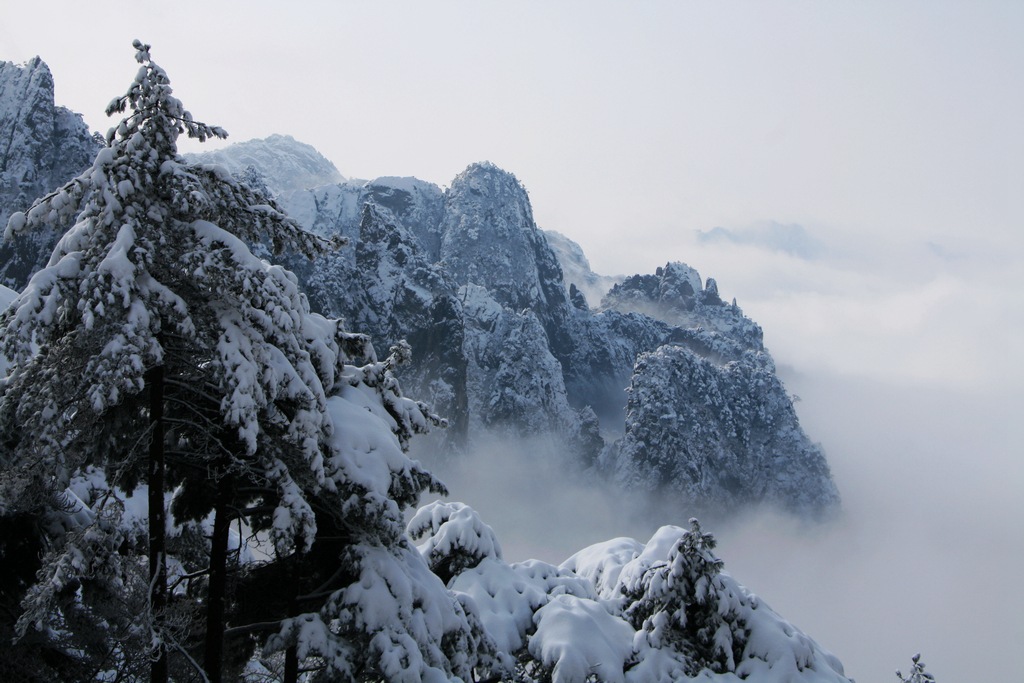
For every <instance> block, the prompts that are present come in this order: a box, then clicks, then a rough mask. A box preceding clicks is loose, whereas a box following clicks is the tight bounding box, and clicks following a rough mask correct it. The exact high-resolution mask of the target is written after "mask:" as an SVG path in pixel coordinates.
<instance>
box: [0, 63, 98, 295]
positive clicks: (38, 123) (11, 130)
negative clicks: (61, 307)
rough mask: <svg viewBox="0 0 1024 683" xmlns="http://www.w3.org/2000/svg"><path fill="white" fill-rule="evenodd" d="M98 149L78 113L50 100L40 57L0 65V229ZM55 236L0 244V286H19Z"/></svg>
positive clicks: (45, 254) (49, 76) (71, 174)
mask: <svg viewBox="0 0 1024 683" xmlns="http://www.w3.org/2000/svg"><path fill="white" fill-rule="evenodd" d="M101 145H102V140H101V139H100V138H99V136H96V135H93V134H91V133H90V132H89V128H88V127H87V126H86V125H85V122H84V121H83V120H82V116H81V115H80V114H76V113H74V112H72V111H70V110H69V109H66V108H65V107H59V106H57V105H55V104H54V100H53V75H52V74H51V73H50V69H49V67H47V66H46V64H45V63H44V62H43V60H41V59H40V58H39V57H35V58H33V59H31V60H30V61H29V62H28V63H26V64H14V63H12V62H4V61H0V227H6V225H7V218H8V217H9V216H10V215H11V214H12V213H14V212H15V211H24V210H25V209H27V208H28V207H29V206H30V205H31V204H32V202H33V200H35V199H36V198H37V197H40V196H42V195H45V194H47V193H48V192H50V191H52V190H54V189H55V188H57V187H58V186H60V185H61V184H63V183H65V182H67V181H68V180H70V179H71V178H73V177H74V176H76V175H78V174H79V173H81V172H82V170H83V169H85V168H86V167H87V166H88V165H89V164H90V163H91V162H92V160H93V157H95V156H96V152H97V151H98V150H99V148H100V146H101ZM57 237H58V235H54V234H36V235H31V236H28V237H25V238H21V239H18V240H17V241H16V242H14V243H9V244H8V243H5V244H3V245H0V282H2V283H4V284H7V285H10V286H13V287H17V288H19V289H20V288H21V286H22V285H24V284H25V282H26V281H27V279H28V276H29V274H30V273H31V272H32V271H33V270H34V269H35V268H36V267H37V264H38V263H40V262H41V261H44V260H45V258H46V257H48V256H49V254H50V250H51V249H52V248H53V244H54V242H56V240H57Z"/></svg>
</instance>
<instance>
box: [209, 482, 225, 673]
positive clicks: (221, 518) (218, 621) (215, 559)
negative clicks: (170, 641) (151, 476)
mask: <svg viewBox="0 0 1024 683" xmlns="http://www.w3.org/2000/svg"><path fill="white" fill-rule="evenodd" d="M231 489H232V482H231V475H229V474H225V475H223V476H222V477H221V478H220V479H219V480H218V481H217V496H216V499H215V503H214V516H213V536H212V538H211V539H210V588H209V594H208V595H207V602H206V651H205V653H204V658H203V669H205V670H206V677H207V678H208V679H209V681H210V683H221V680H222V670H223V660H224V608H225V603H226V600H227V577H228V536H229V534H228V532H229V531H230V528H231V513H230V512H229V509H228V504H229V503H230V501H231Z"/></svg>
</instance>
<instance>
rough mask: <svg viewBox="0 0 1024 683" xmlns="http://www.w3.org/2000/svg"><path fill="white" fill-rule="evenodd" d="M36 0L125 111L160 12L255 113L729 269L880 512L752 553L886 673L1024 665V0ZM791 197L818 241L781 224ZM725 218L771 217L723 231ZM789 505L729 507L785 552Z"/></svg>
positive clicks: (34, 22)
mask: <svg viewBox="0 0 1024 683" xmlns="http://www.w3.org/2000/svg"><path fill="white" fill-rule="evenodd" d="M13 4H14V3H10V2H9V3H7V5H13ZM17 5H18V6H5V8H4V10H3V16H2V18H0V59H5V60H10V61H24V60H26V59H29V58H31V57H32V56H34V55H37V54H38V55H40V56H41V57H42V58H43V59H44V60H45V61H46V62H47V63H48V64H49V65H50V67H51V69H52V71H53V73H54V78H55V80H56V94H57V101H58V103H60V104H63V105H65V106H68V107H70V108H71V109H73V110H75V111H79V112H81V113H83V114H84V115H85V117H86V121H87V122H88V123H89V124H90V125H91V126H92V127H94V128H95V129H97V130H101V131H105V130H106V128H107V127H108V126H109V123H108V122H107V120H106V119H105V117H104V116H103V114H102V112H103V109H104V108H105V106H106V104H107V102H108V101H109V100H110V99H111V98H113V97H114V96H117V95H119V94H121V93H122V92H123V91H124V90H125V89H126V88H127V86H128V84H129V83H130V81H131V79H132V77H133V75H134V73H135V69H136V66H135V63H134V61H133V59H132V56H133V51H132V48H131V41H132V39H133V38H136V37H137V38H140V39H141V40H143V41H145V42H149V43H151V44H152V45H153V57H154V59H155V60H156V61H157V63H159V64H160V65H162V66H163V67H164V68H165V69H167V71H168V73H169V74H170V76H171V79H172V82H173V83H174V84H175V88H176V92H177V94H178V96H179V97H181V99H182V100H183V101H184V102H185V104H186V106H187V107H188V108H189V109H190V110H191V111H192V113H193V114H194V115H195V116H196V117H197V118H199V119H200V120H204V121H207V122H209V123H213V124H217V125H221V126H223V127H225V128H226V129H227V130H228V131H229V132H230V133H231V135H232V138H231V139H232V140H233V141H242V140H247V139H250V138H253V137H264V136H266V135H269V134H272V133H285V134H290V135H293V136H294V137H296V138H297V139H299V140H301V141H304V142H308V143H310V144H312V145H314V146H315V147H316V148H317V149H318V150H320V151H321V153H323V154H324V155H325V156H327V157H328V158H329V159H331V160H332V161H333V162H334V163H335V164H336V165H337V167H338V169H339V170H340V171H341V173H343V174H344V175H347V176H350V177H362V178H372V177H375V176H380V175H415V176H417V177H420V178H423V179H426V180H430V181H433V182H436V183H438V184H440V185H445V184H447V183H448V182H450V180H451V179H452V178H453V177H454V176H455V175H456V174H457V173H458V172H460V171H461V170H462V169H463V168H465V167H466V165H468V164H469V163H471V162H474V161H479V160H483V159H489V160H491V161H493V162H495V163H496V164H498V165H499V166H501V167H503V168H505V169H507V170H509V171H512V172H513V173H515V174H516V175H517V176H518V177H519V179H520V180H521V181H523V183H524V184H525V185H526V187H527V189H528V190H529V191H530V196H531V199H532V201H533V204H534V212H535V217H536V219H537V221H538V223H539V224H540V226H541V227H543V228H547V229H554V230H558V231H560V232H562V233H564V234H566V235H568V236H569V237H571V238H573V239H575V240H576V241H577V242H579V243H580V244H581V245H582V246H583V247H584V250H585V251H586V253H587V255H588V256H589V258H590V260H591V263H592V265H593V266H594V269H595V270H597V271H598V272H602V273H619V272H650V271H651V270H653V268H654V267H656V266H657V265H660V264H663V263H664V262H665V261H668V260H683V261H686V262H688V263H690V264H691V265H693V266H694V267H696V268H697V269H698V270H699V271H700V272H701V273H702V275H704V276H709V275H710V276H714V277H716V279H717V280H718V283H719V288H720V291H721V292H722V294H723V296H725V297H731V296H736V297H737V298H738V299H739V302H740V305H741V306H743V307H744V310H745V311H746V312H747V313H748V314H749V315H751V316H752V317H753V318H754V319H755V320H757V321H758V322H759V323H761V324H762V326H763V327H764V328H765V331H766V342H767V344H768V345H769V347H770V348H771V350H772V352H773V354H774V355H775V357H776V359H777V361H778V362H779V364H780V366H784V367H785V368H786V371H787V372H788V373H789V376H790V377H791V378H793V379H792V381H791V386H792V387H794V388H796V389H798V393H801V395H802V396H803V398H804V401H803V402H801V403H800V404H798V409H799V410H800V412H801V415H802V417H804V419H805V424H806V425H807V427H808V431H809V432H811V435H812V438H815V439H820V440H821V441H823V442H824V445H825V448H826V450H827V451H828V453H829V454H830V458H831V460H832V462H833V467H834V470H835V472H836V477H837V480H838V483H839V486H840V488H841V490H843V492H844V495H845V496H846V500H847V506H848V510H849V514H850V519H849V520H848V521H847V522H848V523H847V524H846V526H844V527H843V528H841V529H836V530H834V534H833V535H832V536H830V537H828V538H825V539H822V538H818V539H816V540H814V542H813V543H812V542H811V541H809V540H808V539H807V538H806V537H802V536H799V534H797V533H796V532H793V533H792V534H790V533H788V532H787V534H786V535H785V537H784V540H780V541H779V542H780V544H781V545H782V546H783V547H785V548H786V552H785V553H778V552H774V553H772V552H759V553H757V554H756V556H755V554H753V553H750V552H745V551H744V550H742V549H740V548H736V547H735V545H734V547H733V548H730V547H729V545H728V543H727V542H726V540H728V539H726V540H723V543H722V544H721V545H720V546H719V549H720V551H721V554H722V556H723V558H724V559H725V560H726V565H727V567H731V568H732V569H733V570H734V572H735V574H736V576H737V578H739V579H740V580H741V581H743V582H745V583H747V584H748V585H749V586H751V588H752V589H753V590H755V591H757V592H759V593H761V594H762V596H764V597H765V598H766V599H767V600H768V601H769V602H770V603H772V604H773V605H774V606H775V607H776V608H778V610H779V611H780V612H781V613H782V614H783V615H784V616H787V617H790V618H793V619H794V621H796V623H797V624H798V625H801V626H803V627H804V628H805V629H806V630H807V631H808V632H809V633H810V634H811V635H812V636H814V637H816V638H817V639H819V640H820V641H822V642H823V644H825V645H826V647H829V648H830V649H832V650H834V651H835V652H836V654H837V655H839V656H840V658H841V659H842V660H843V661H844V663H845V664H846V665H847V673H848V674H849V675H852V676H855V677H857V678H858V679H859V680H861V681H869V680H886V679H887V678H888V679H892V678H893V676H892V670H893V669H895V668H897V667H899V668H902V669H903V670H904V671H905V670H906V668H907V667H908V666H909V658H910V656H911V655H912V654H913V653H914V652H915V651H917V650H920V651H921V652H922V653H923V654H924V659H925V661H926V662H928V663H929V665H930V669H931V670H932V671H933V673H935V675H936V676H937V677H938V679H939V681H940V683H952V681H957V680H960V681H968V680H972V679H973V680H982V679H984V680H1011V679H1012V678H1013V677H1014V676H1019V670H1018V669H1019V667H1017V666H1016V665H1015V664H1013V662H1014V661H1015V657H1014V656H1013V654H1015V653H1013V654H1011V653H1004V656H1003V657H1002V658H1000V656H999V654H1000V652H1003V651H1004V650H1005V649H1009V648H1011V647H1013V644H1014V643H1017V644H1019V642H1020V641H1021V639H1022V638H1024V627H1022V625H1021V618H1022V617H1021V615H1022V614H1024V597H1022V595H1021V591H1020V589H1019V584H1017V587H1014V586H1011V585H1005V586H1004V588H1005V593H1003V592H996V593H995V594H991V593H990V592H985V593H984V594H983V593H982V592H981V590H982V589H980V588H975V586H978V585H981V583H984V582H985V581H987V582H988V584H992V583H993V582H994V583H997V584H998V583H1000V582H1002V581H1006V582H1007V583H1010V582H1011V579H1010V578H1009V577H1013V576H1016V575H1017V573H1018V570H1020V571H1024V558H1022V555H1024V550H1022V548H1024V523H1022V521H1021V519H1022V517H1024V514H1022V513H1024V510H1022V505H1021V503H1020V502H1019V501H1020V499H1021V492H1022V491H1024V468H1022V464H1021V456H1022V454H1024V436H1022V430H1021V427H1020V426H1019V423H1020V422H1021V421H1020V419H1019V418H1020V415H1021V414H1024V400H1022V398H1021V391H1020V388H1019V387H1020V386H1021V382H1024V362H1022V360H1021V358H1020V353H1021V342H1020V340H1021V333H1022V332H1024V39H1022V37H1024V3H1021V2H1012V1H1006V2H984V1H978V2H973V1H970V2H969V1H967V0H964V1H962V2H942V1H939V0H929V1H927V2H925V1H919V2H913V1H901V2H858V3H856V4H854V3H838V2H742V3H737V2H700V3H697V2H676V1H672V2H668V1H665V2H645V3H632V2H630V3H627V2H624V1H623V2H604V1H588V2H557V3H547V2H517V3H511V2H505V3H496V2H490V3H484V2H469V1H465V2H434V3H422V2H380V3H370V2H360V3H354V2H327V1H325V2H306V3H298V2H296V3H283V2H260V1H250V2H245V3H226V2H225V3H202V4H198V5H196V4H192V5H189V4H185V5H182V4H167V3H134V4H130V5H126V4H125V3H123V2H116V3H115V2H105V1H104V2H88V3H85V2H38V3H28V2H20V3H17ZM30 5H31V6H30ZM772 222H775V223H780V224H784V225H789V224H796V225H800V226H802V227H803V228H804V229H805V231H806V234H807V235H808V238H809V239H810V240H812V241H813V242H814V244H815V245H817V246H818V247H819V250H818V251H817V252H816V255H815V256H814V257H813V258H799V257H794V256H791V255H787V254H786V253H784V252H780V251H778V250H776V249H772V248H771V244H770V243H766V242H765V241H764V240H761V241H758V240H757V239H756V238H757V236H758V235H760V234H762V233H761V232H759V230H763V229H764V226H765V225H768V224H770V223H772ZM716 226H722V227H725V228H727V229H729V230H731V231H733V234H734V235H735V236H737V239H739V240H741V241H742V240H746V243H744V244H737V243H724V244H722V243H720V244H711V245H709V244H701V243H699V242H698V240H697V238H696V231H698V230H709V229H711V228H713V227H716ZM964 472H969V473H970V474H969V475H966V476H965V475H964ZM921 482H927V484H928V486H927V487H926V489H924V490H921V489H920V487H921V486H922V484H921ZM968 486H969V487H970V488H969V490H965V488H966V487H968ZM453 493H454V495H455V496H456V497H458V495H459V491H458V490H455V491H453ZM468 494H469V492H467V495H468ZM893 497H895V498H897V499H901V500H903V502H902V503H901V504H899V505H897V504H895V503H892V502H891V500H892V498H893ZM883 499H884V500H885V501H890V502H888V503H884V504H883V502H882V501H883ZM912 503H918V504H917V505H915V504H912ZM922 510H932V511H935V514H925V513H923V512H921V511H922ZM869 511H870V512H871V514H870V515H869V514H868V512H869ZM868 517H870V520H868V519H867V518H868ZM601 518H602V519H604V517H601ZM486 519H488V518H487V517H486V516H485V520H486ZM489 521H491V522H492V523H494V524H495V526H499V525H498V524H497V523H496V520H493V519H491V520H489ZM665 521H666V522H667V521H673V520H665ZM676 521H678V520H676ZM763 531H764V530H763V528H760V527H757V526H754V527H751V529H748V530H746V531H736V532H733V531H730V532H727V534H726V535H727V536H729V537H731V538H733V539H735V540H733V541H732V543H734V544H736V543H744V544H745V545H744V547H747V548H756V549H757V550H758V551H760V548H759V547H757V546H756V544H754V543H750V542H749V540H750V538H751V537H752V536H751V534H753V535H755V536H757V537H758V538H762V539H763V537H764V533H762V532H763ZM755 532H756V533H755ZM954 532H955V533H957V534H960V535H961V540H960V541H957V542H955V543H954V542H952V541H950V540H949V539H948V538H947V536H946V534H952V533H954ZM619 533H621V532H620V531H618V530H609V532H608V533H607V534H604V535H603V536H602V537H611V536H613V535H618V534H619ZM501 537H502V539H503V542H506V538H505V536H504V535H502V536H501ZM878 537H884V538H885V539H886V542H885V543H883V544H880V545H877V546H876V548H875V550H874V552H872V551H870V549H867V550H865V551H864V552H863V553H860V554H859V555H857V556H856V557H850V556H843V554H842V553H841V552H839V546H842V547H843V548H847V549H848V548H849V547H850V546H851V545H852V546H856V547H858V548H859V547H860V545H858V544H866V545H871V542H872V541H875V540H877V538H878ZM965 537H969V538H972V539H974V540H972V541H971V542H970V543H967V542H966V541H963V540H962V539H963V538H965ZM913 539H918V540H916V541H915V540H913ZM978 539H982V540H984V541H985V542H986V543H985V544H982V541H981V540H978ZM572 540H575V539H572ZM589 540H596V539H595V538H591V539H589ZM990 540H991V541H992V543H987V542H988V541H990ZM903 544H906V545H903ZM506 545H511V544H510V543H507V542H506ZM578 547H579V545H578V544H575V545H573V546H572V549H575V548H578ZM904 547H905V548H908V550H906V551H905V552H904V551H901V550H900V548H904ZM570 551H571V550H570ZM819 551H820V552H819ZM816 552H819V554H817V555H816V554H815V553H816ZM974 553H978V554H979V555H980V554H981V553H985V566H986V567H988V568H993V567H994V568H995V569H989V570H988V573H985V572H983V575H984V576H985V577H987V578H980V577H979V576H978V575H977V574H971V571H972V569H973V565H972V564H971V562H970V560H973V559H974V557H975V555H974ZM730 558H734V561H732V562H731V561H730ZM829 558H831V560H833V561H837V562H840V563H841V566H839V565H837V566H829V565H828V561H829ZM513 559H516V558H513ZM545 559H557V558H545ZM794 562H799V563H800V564H799V566H798V567H794V565H793V563H794ZM808 566H810V567H811V568H810V569H807V567H808ZM936 567H944V568H946V569H945V570H944V572H942V571H936V570H935V568H936ZM744 570H746V572H747V573H744ZM815 570H817V572H816V571H815ZM974 571H977V570H976V569H974ZM992 572H994V573H992ZM794 576H795V577H797V578H795V579H794V578H793V577H794ZM922 576H928V577H930V580H929V581H921V580H916V578H917V577H922ZM787 577H789V578H787ZM759 581H761V582H762V583H759ZM814 581H818V582H819V584H818V585H817V586H816V587H814V588H810V587H809V586H810V585H811V584H812V583H813V582H814ZM877 582H885V584H886V585H885V586H880V585H877ZM979 582H980V583H979ZM896 587H899V589H898V590H897V588H896ZM986 590H988V589H986ZM972 591H974V592H973V593H972ZM953 594H956V595H957V597H956V599H954V598H953V597H952V596H953ZM963 595H967V596H971V595H976V596H977V599H975V600H965V599H963ZM774 596H777V597H774ZM773 598H774V599H773ZM970 605H975V606H976V610H977V612H976V613H970V614H967V616H966V617H965V613H966V612H965V611H967V610H969V609H970ZM847 614H849V616H847ZM914 614H921V617H920V619H914V618H913V617H912V616H910V615H914ZM1006 615H1010V616H1009V617H1008V616H1006ZM969 619H974V620H975V621H976V622H977V623H965V621H967V620H969ZM958 637H959V638H962V642H961V644H960V646H959V647H958V646H957V638H958ZM872 639H874V641H873V640H872ZM897 657H899V658H897ZM972 668H974V669H975V673H974V674H973V675H972V674H971V671H972ZM979 672H980V673H983V674H984V675H978V673H979Z"/></svg>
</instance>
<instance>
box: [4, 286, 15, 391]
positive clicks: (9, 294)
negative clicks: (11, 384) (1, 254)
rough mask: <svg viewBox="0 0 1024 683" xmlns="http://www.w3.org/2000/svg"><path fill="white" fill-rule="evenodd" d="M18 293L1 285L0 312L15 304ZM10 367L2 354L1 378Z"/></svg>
mask: <svg viewBox="0 0 1024 683" xmlns="http://www.w3.org/2000/svg"><path fill="white" fill-rule="evenodd" d="M17 296H18V293H17V292H15V291H14V290H13V289H8V288H7V287H4V286H3V285H0V311H3V310H6V309H7V307H8V306H10V305H11V304H12V303H14V300H15V298H17ZM8 366H9V362H8V360H7V359H6V358H5V357H4V355H3V354H2V353H0V377H4V376H5V375H7V368H8Z"/></svg>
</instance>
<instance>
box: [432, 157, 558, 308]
mask: <svg viewBox="0 0 1024 683" xmlns="http://www.w3.org/2000/svg"><path fill="white" fill-rule="evenodd" d="M441 233H442V235H443V237H442V240H441V251H440V256H441V260H442V261H443V262H444V263H445V265H446V266H447V268H448V269H449V271H450V272H451V273H452V275H453V276H454V277H455V278H456V280H457V281H458V282H459V283H460V284H476V285H480V286H482V287H485V288H486V289H487V290H489V291H490V292H491V293H492V294H493V295H494V296H495V297H496V298H497V300H498V301H499V303H501V304H503V305H505V306H509V307H511V308H513V309H516V310H519V309H523V308H540V309H550V308H552V307H555V308H558V307H562V306H565V305H567V304H568V301H567V293H566V291H565V288H564V286H563V283H562V269H561V267H560V266H559V264H558V259H557V258H556V257H555V255H554V253H553V252H552V251H551V248H550V247H549V246H548V244H547V241H546V240H545V238H544V235H543V233H541V231H540V230H538V229H537V225H536V223H534V220H533V209H532V207H531V206H530V199H529V196H528V195H527V193H526V188H524V187H523V185H522V184H521V183H520V182H519V180H518V179H517V178H516V177H515V176H514V175H513V174H511V173H509V172H508V171H504V170H502V169H500V168H498V167H497V166H495V165H494V164H492V163H490V162H482V163H476V164H472V165H470V166H469V167H468V168H467V169H466V170H465V171H463V172H462V173H461V174H459V175H458V176H457V177H456V178H455V180H453V181H452V184H451V187H450V188H449V189H448V192H447V193H446V195H445V212H444V219H443V221H442V224H441Z"/></svg>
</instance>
